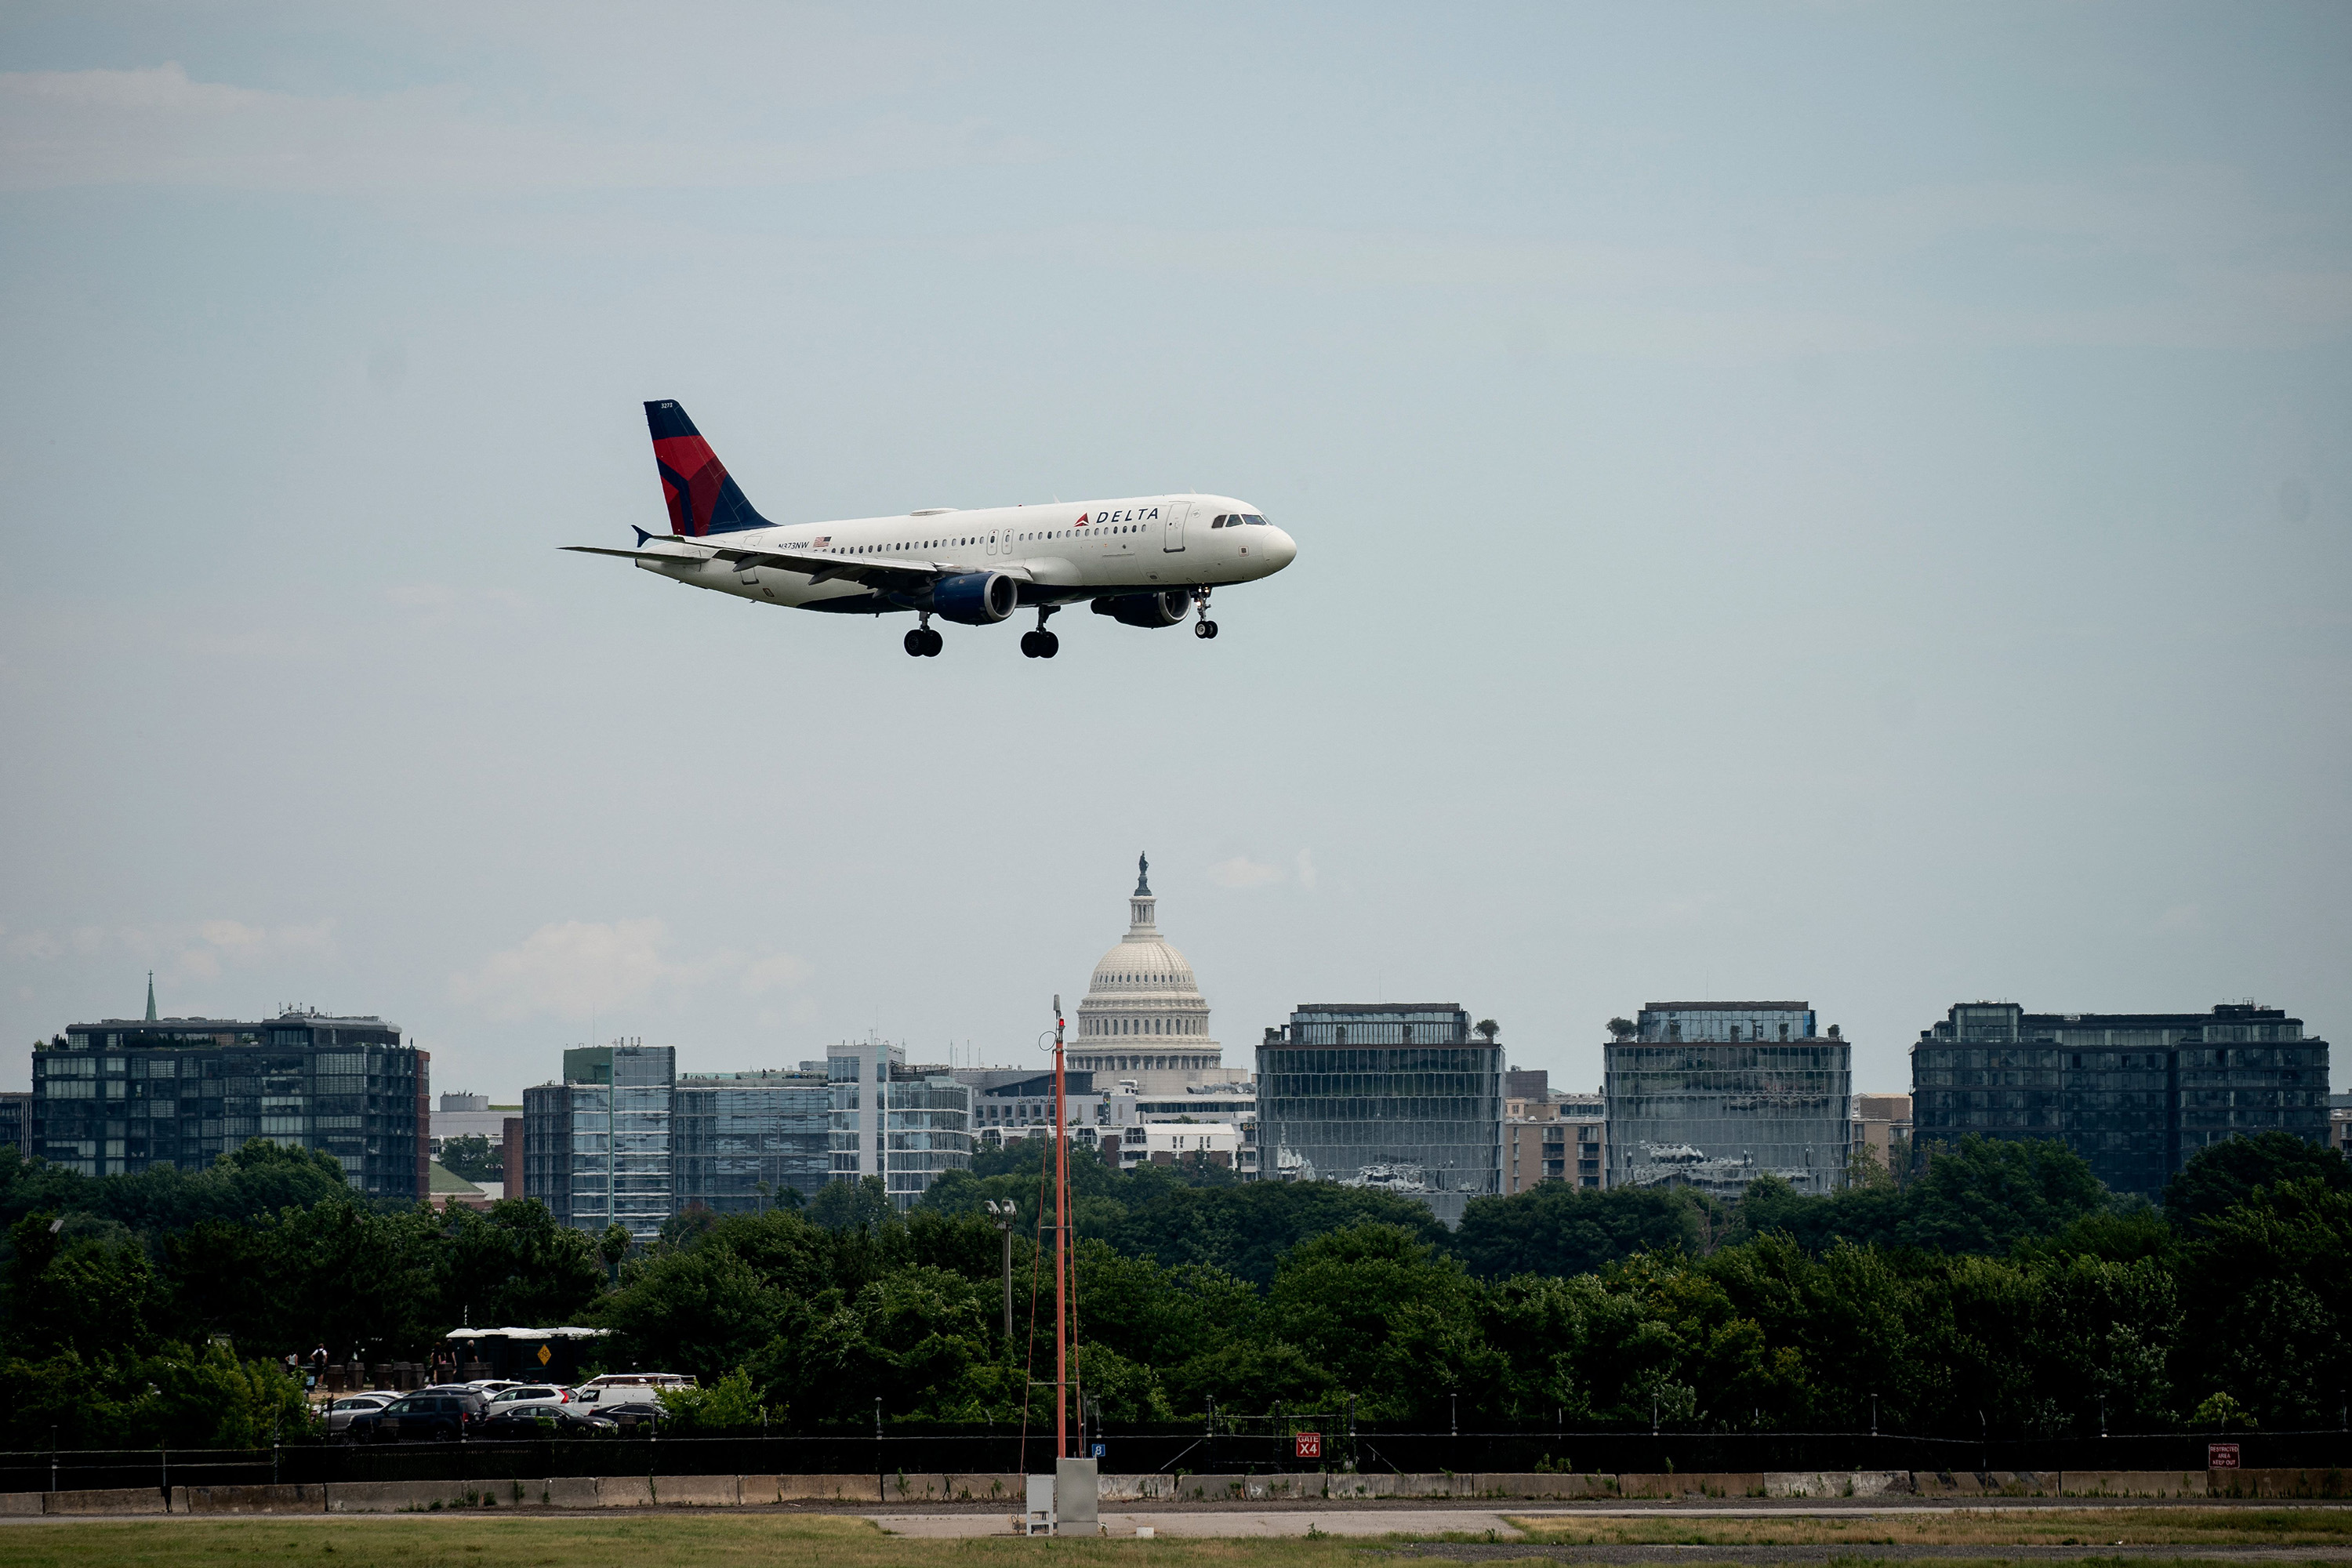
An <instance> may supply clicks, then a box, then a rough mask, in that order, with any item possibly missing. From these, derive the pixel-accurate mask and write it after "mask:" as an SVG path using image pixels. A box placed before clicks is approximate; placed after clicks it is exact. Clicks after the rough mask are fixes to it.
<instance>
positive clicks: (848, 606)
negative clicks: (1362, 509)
mask: <svg viewBox="0 0 2352 1568" xmlns="http://www.w3.org/2000/svg"><path fill="white" fill-rule="evenodd" d="M646 429H647V430H648V431H650V432H652V435H653V438H654V466H655V467H656V468H658V469H660V471H661V481H662V500H663V502H664V504H666V505H667V507H668V508H669V531H668V532H667V533H666V534H654V533H649V532H647V531H646V530H644V529H642V528H640V529H637V530H636V535H637V542H636V546H635V548H634V549H621V548H617V547H615V546H613V545H606V544H567V545H565V546H564V547H563V548H565V549H566V550H573V551H577V552H580V553H582V554H583V555H609V556H614V557H616V558H618V559H620V560H623V561H627V562H630V563H633V564H635V566H636V567H637V568H638V569H639V570H641V571H646V572H652V573H656V574H659V575H661V576H664V577H667V578H668V579H669V580H670V581H671V582H673V583H679V584H685V585H686V586H688V587H689V588H707V589H709V590H710V591H711V592H713V593H717V594H726V595H730V596H732V597H735V598H739V599H748V600H750V601H751V602H752V603H755V604H764V605H779V606H781V607H783V608H786V609H795V610H816V611H820V612H823V613H824V614H827V615H832V616H887V615H890V614H893V613H898V614H904V615H911V616H914V617H915V626H914V629H913V630H911V631H909V632H908V633H907V635H906V637H905V639H904V643H905V647H906V649H907V651H908V653H909V654H911V655H913V656H915V657H916V658H932V657H934V656H936V655H937V654H938V653H939V652H940V649H941V648H942V647H944V646H945V645H946V635H945V634H944V633H942V632H941V631H940V630H939V628H938V627H936V626H932V625H931V623H932V621H934V620H940V621H944V622H946V623H948V624H949V625H950V626H972V627H985V626H1001V625H1003V623H1005V622H1007V621H1010V620H1012V619H1013V617H1014V616H1017V615H1019V614H1021V613H1022V612H1024V611H1030V612H1034V614H1035V615H1036V617H1037V623H1036V625H1035V626H1034V627H1032V628H1031V629H1030V630H1028V631H1026V632H1024V633H1023V634H1022V637H1021V651H1022V653H1023V654H1024V656H1025V657H1027V658H1053V657H1054V655H1055V652H1057V651H1058V650H1059V649H1060V647H1061V646H1062V639H1061V638H1060V637H1057V636H1055V634H1054V633H1053V632H1051V631H1048V630H1047V629H1046V627H1045V623H1046V622H1047V621H1048V620H1049V619H1051V618H1052V617H1053V616H1056V615H1059V614H1060V613H1061V612H1062V611H1064V610H1066V609H1075V608H1076V607H1078V606H1080V605H1084V606H1086V607H1087V608H1088V609H1090V610H1091V611H1092V612H1093V614H1095V615H1097V616H1105V617H1107V618H1108V620H1109V621H1110V622H1112V623H1113V624H1115V625H1118V626H1159V627H1163V628H1164V627H1168V626H1181V625H1182V624H1183V622H1184V621H1185V620H1186V619H1187V618H1188V617H1190V618H1191V619H1192V635H1193V636H1194V637H1200V638H1202V639H1203V640H1206V639H1208V638H1212V637H1215V636H1216V635H1217V623H1216V622H1214V621H1213V620H1211V619H1210V618H1209V595H1210V594H1211V593H1213V591H1215V590H1216V589H1219V588H1223V587H1229V586H1237V585H1239V584H1244V583H1255V582H1257V581H1259V580H1261V579H1263V578H1266V577H1271V576H1272V575H1274V574H1276V572H1279V571H1281V570H1282V569H1283V568H1284V567H1286V566H1287V565H1289V564H1290V562H1291V558H1292V557H1293V556H1295V555H1297V553H1298V546H1297V543H1296V542H1294V541H1293V540H1292V539H1291V537H1290V535H1288V534H1287V533H1285V532H1284V531H1282V530H1280V529H1278V528H1276V527H1275V526H1274V525H1273V524H1272V523H1270V522H1268V521H1266V520H1265V513H1263V512H1261V511H1259V510H1257V509H1256V508H1255V507H1254V506H1251V505H1250V504H1249V503H1247V502H1246V501H1243V500H1236V499H1234V497H1232V496H1217V495H1201V494H1198V493H1196V492H1185V493H1182V494H1171V495H1151V496H1129V497H1127V498H1126V499H1124V500H1101V501H1064V500H1053V501H1049V502H1043V503H1033V504H1022V503H1018V502H1016V503H1015V504H1013V505H1012V506H992V507H980V508H975V509H973V510H963V509H961V508H959V507H945V506H927V507H921V508H918V509H917V510H913V511H907V512H897V513H893V514H890V515H888V516H883V517H854V518H846V519H843V520H840V521H829V522H793V523H774V522H770V521H768V520H767V519H766V518H764V517H761V515H760V514H759V513H758V512H757V511H755V510H752V507H751V500H750V499H749V498H748V497H746V496H745V495H744V494H743V491H742V489H740V487H738V486H737V484H736V483H735V481H734V480H733V479H730V478H728V476H727V466H726V465H725V464H724V463H721V462H720V461H719V455H718V454H717V453H715V452H713V451H712V450H711V449H710V443H709V442H708V441H706V440H704V439H703V438H702V433H701V432H700V431H698V430H697V429H696V428H695V427H694V421H693V420H691V419H688V417H687V416H686V410H685V409H683V408H680V407H679V406H678V405H677V404H676V403H674V402H671V401H669V400H668V399H664V400H662V401H660V402H658V403H648V404H646Z"/></svg>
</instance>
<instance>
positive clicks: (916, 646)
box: [906, 626, 948, 658]
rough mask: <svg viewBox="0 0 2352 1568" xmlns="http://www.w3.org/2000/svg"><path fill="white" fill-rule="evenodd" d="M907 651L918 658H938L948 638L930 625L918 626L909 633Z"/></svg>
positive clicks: (946, 644)
mask: <svg viewBox="0 0 2352 1568" xmlns="http://www.w3.org/2000/svg"><path fill="white" fill-rule="evenodd" d="M906 646H907V652H908V654H909V655H911V656H912V657H914V658H938V657H939V656H940V649H941V648H943V647H947V646H948V639H947V638H945V637H941V636H940V634H939V633H937V632H935V631H933V630H931V629H930V628H929V626H917V627H916V628H915V629H914V630H913V631H910V632H908V634H907V645H906Z"/></svg>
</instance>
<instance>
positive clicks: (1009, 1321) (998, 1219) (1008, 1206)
mask: <svg viewBox="0 0 2352 1568" xmlns="http://www.w3.org/2000/svg"><path fill="white" fill-rule="evenodd" d="M981 1207H982V1208H984V1209H986V1210H987V1211H988V1217H989V1219H990V1221H991V1222H992V1223H993V1224H994V1225H995V1226H996V1228H997V1229H998V1230H1000V1231H1002V1232H1003V1234H1004V1342H1005V1343H1006V1344H1011V1343H1012V1342H1013V1216H1015V1215H1018V1214H1019V1213H1020V1212H1021V1205H1018V1204H1016V1203H1014V1202H1013V1200H1012V1199H1011V1198H1006V1199H1005V1200H1004V1201H1003V1202H1002V1203H999V1202H997V1200H995V1199H994V1198H983V1199H982V1201H981Z"/></svg>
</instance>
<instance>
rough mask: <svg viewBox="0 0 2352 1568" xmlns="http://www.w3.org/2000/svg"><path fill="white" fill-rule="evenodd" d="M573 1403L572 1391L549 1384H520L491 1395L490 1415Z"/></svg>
mask: <svg viewBox="0 0 2352 1568" xmlns="http://www.w3.org/2000/svg"><path fill="white" fill-rule="evenodd" d="M571 1403H572V1391H571V1390H570V1389H568V1388H562V1387H558V1386H555V1385H553V1384H530V1383H518V1384H514V1385H513V1386H512V1387H510V1388H502V1389H500V1390H499V1392H498V1393H496V1394H491V1395H490V1414H491V1415H499V1414H500V1413H501V1412H504V1411H508V1410H520V1409H525V1408H528V1407H531V1406H536V1405H569V1404H571Z"/></svg>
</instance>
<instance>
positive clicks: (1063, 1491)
mask: <svg viewBox="0 0 2352 1568" xmlns="http://www.w3.org/2000/svg"><path fill="white" fill-rule="evenodd" d="M1101 1496H1102V1478H1101V1477H1100V1476H1098V1475H1097V1474H1096V1472H1095V1461H1094V1460H1092V1459H1056V1460H1055V1461H1054V1515H1055V1533H1057V1534H1058V1533H1062V1532H1065V1531H1071V1532H1075V1533H1076V1534H1079V1535H1099V1534H1100V1533H1102V1521H1100V1520H1099V1519H1098V1518H1097V1516H1096V1512H1095V1506H1096V1504H1097V1502H1098V1501H1099V1500H1100V1499H1101Z"/></svg>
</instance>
